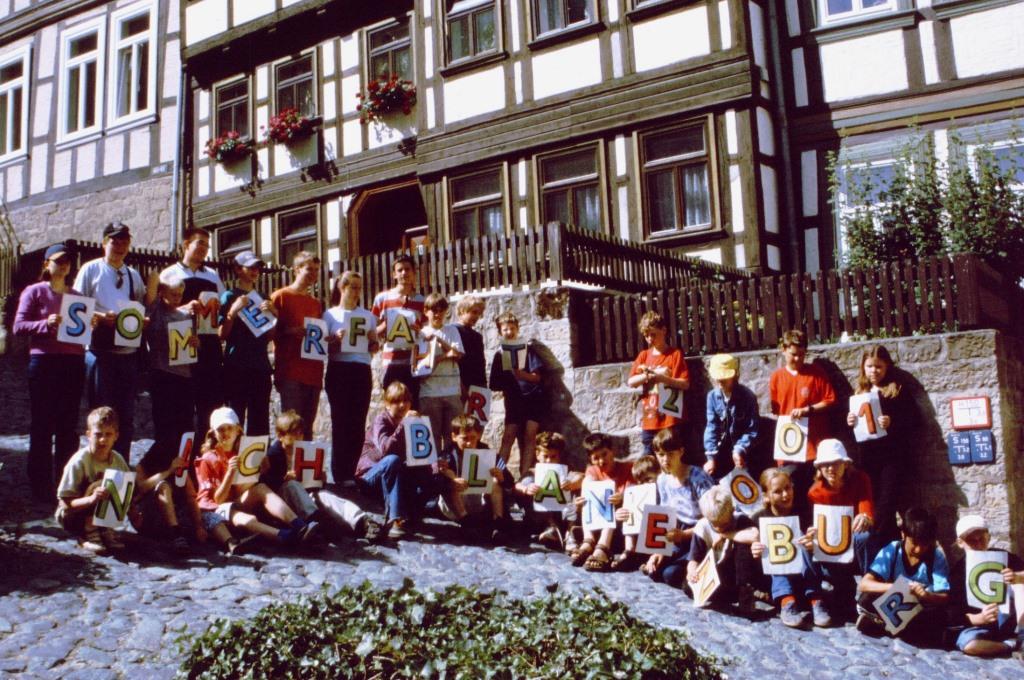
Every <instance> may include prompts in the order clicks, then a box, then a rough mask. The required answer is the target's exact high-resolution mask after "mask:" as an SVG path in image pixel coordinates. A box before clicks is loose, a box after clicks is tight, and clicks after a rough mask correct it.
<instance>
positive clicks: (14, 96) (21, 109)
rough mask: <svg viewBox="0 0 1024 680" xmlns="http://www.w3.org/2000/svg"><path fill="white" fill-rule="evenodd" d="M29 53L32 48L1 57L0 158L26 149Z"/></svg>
mask: <svg viewBox="0 0 1024 680" xmlns="http://www.w3.org/2000/svg"><path fill="white" fill-rule="evenodd" d="M28 55H29V51H28V48H25V49H23V50H19V51H17V52H14V53H12V54H7V55H4V56H2V57H0V158H2V157H4V156H9V155H11V154H14V153H18V152H23V151H24V150H25V138H26V137H27V136H28V96H27V95H26V91H27V89H28V88H27V84H28V74H29V71H30V69H29V57H28Z"/></svg>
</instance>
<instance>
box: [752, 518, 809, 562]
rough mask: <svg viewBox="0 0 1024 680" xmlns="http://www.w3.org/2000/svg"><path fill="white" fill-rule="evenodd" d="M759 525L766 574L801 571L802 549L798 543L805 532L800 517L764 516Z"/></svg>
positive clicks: (762, 558)
mask: <svg viewBox="0 0 1024 680" xmlns="http://www.w3.org/2000/svg"><path fill="white" fill-rule="evenodd" d="M759 524H760V526H759V527H758V528H759V530H760V534H761V539H760V541H761V543H763V544H764V554H762V555H761V569H762V571H763V572H764V573H765V574H770V575H772V576H776V575H778V576H781V575H784V574H799V573H800V572H801V570H802V569H801V567H802V564H801V560H800V552H799V551H800V550H803V548H801V547H800V546H799V545H797V543H796V539H798V538H799V537H800V536H802V535H803V534H802V533H801V532H800V518H799V517H796V516H793V517H762V518H761V519H760V521H759Z"/></svg>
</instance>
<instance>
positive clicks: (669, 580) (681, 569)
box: [651, 540, 690, 588]
mask: <svg viewBox="0 0 1024 680" xmlns="http://www.w3.org/2000/svg"><path fill="white" fill-rule="evenodd" d="M689 561H690V541H689V540H684V541H683V542H682V543H677V544H676V549H675V551H674V552H673V553H672V554H671V555H669V556H668V557H666V558H665V559H664V561H663V562H662V563H661V566H659V567H658V569H657V571H655V572H654V573H653V574H651V578H652V579H653V580H654V581H658V582H659V583H665V584H668V585H670V586H672V587H673V588H682V587H683V585H684V584H685V583H686V565H687V563H688V562H689Z"/></svg>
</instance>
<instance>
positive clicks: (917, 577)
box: [857, 508, 949, 643]
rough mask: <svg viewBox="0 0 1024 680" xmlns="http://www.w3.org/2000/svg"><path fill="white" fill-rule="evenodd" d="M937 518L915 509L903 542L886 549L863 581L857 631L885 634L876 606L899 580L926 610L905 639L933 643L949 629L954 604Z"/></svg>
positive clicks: (904, 527) (906, 523)
mask: <svg viewBox="0 0 1024 680" xmlns="http://www.w3.org/2000/svg"><path fill="white" fill-rule="evenodd" d="M937 534H938V528H937V526H936V522H935V518H934V517H932V516H931V515H930V514H928V511H927V510H925V509H923V508H910V509H909V510H907V512H906V514H905V515H904V516H903V525H902V527H901V529H900V535H901V538H900V540H898V541H893V542H892V543H890V544H888V545H886V546H885V547H884V548H882V549H881V550H880V551H878V555H876V556H875V559H874V561H873V562H872V563H871V566H870V567H869V568H868V572H867V573H866V574H864V578H862V579H861V580H860V585H859V586H858V590H859V591H860V596H859V597H858V598H857V612H858V616H857V630H859V631H860V632H862V633H864V634H865V635H871V636H878V635H882V634H883V633H884V632H885V628H884V624H883V622H882V619H881V618H880V617H879V616H878V615H877V614H876V613H875V609H874V606H873V602H874V601H875V599H877V598H878V596H879V595H881V594H882V593H884V592H885V591H887V590H889V588H890V587H891V586H892V584H893V583H895V582H896V579H898V578H899V577H900V576H903V577H905V578H906V579H908V580H909V581H910V582H911V583H910V592H911V594H913V595H914V597H916V598H917V599H918V601H919V602H920V603H921V604H922V605H923V606H924V611H922V612H920V613H919V614H918V615H917V616H916V617H915V618H914V620H913V621H911V622H910V624H909V625H908V626H907V627H906V628H904V629H903V633H902V634H901V635H902V637H904V638H908V639H915V640H918V641H921V642H925V643H934V642H935V641H936V638H937V637H938V635H939V633H940V632H941V630H942V627H943V626H944V625H945V623H946V616H945V614H946V610H945V607H946V605H947V604H948V602H949V567H948V566H947V564H946V555H945V553H943V552H942V548H940V547H939V545H938V543H937V541H936V540H935V539H936V536H937Z"/></svg>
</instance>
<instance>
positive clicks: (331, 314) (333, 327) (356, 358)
mask: <svg viewBox="0 0 1024 680" xmlns="http://www.w3.org/2000/svg"><path fill="white" fill-rule="evenodd" d="M352 313H355V314H359V315H364V316H366V319H367V321H366V324H365V326H363V327H364V328H365V329H366V330H367V331H372V330H374V329H375V328H376V327H377V323H378V321H377V317H375V316H374V315H373V313H372V312H370V311H369V310H368V309H364V308H363V307H356V308H355V309H351V310H349V309H344V308H342V307H341V306H337V307H331V308H330V309H328V310H327V311H326V312H324V317H323V319H324V321H326V322H327V334H328V335H331V336H333V335H335V334H337V332H338V331H340V330H345V331H347V330H348V323H347V319H348V316H347V314H352ZM346 346H347V343H346V342H345V341H342V342H341V343H339V344H336V345H331V356H330V360H331V361H347V362H351V363H354V364H366V365H367V366H369V365H370V353H369V352H352V351H343V350H345V348H346Z"/></svg>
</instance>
